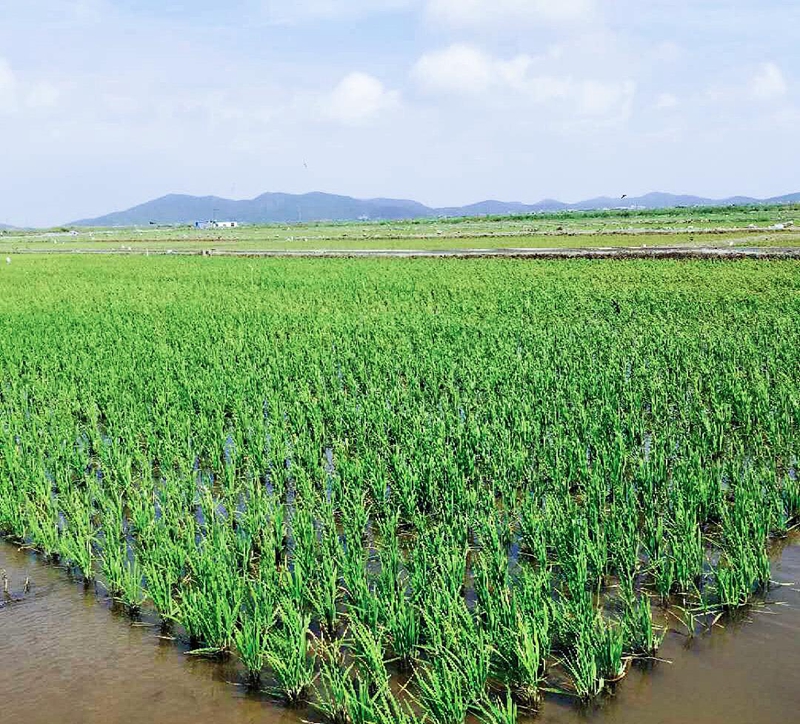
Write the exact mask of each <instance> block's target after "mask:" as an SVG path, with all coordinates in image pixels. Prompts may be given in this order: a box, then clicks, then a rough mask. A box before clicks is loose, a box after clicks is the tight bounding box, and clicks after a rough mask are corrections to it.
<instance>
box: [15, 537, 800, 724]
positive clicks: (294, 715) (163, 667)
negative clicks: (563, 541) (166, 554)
mask: <svg viewBox="0 0 800 724" xmlns="http://www.w3.org/2000/svg"><path fill="white" fill-rule="evenodd" d="M0 569H5V570H6V571H7V574H8V577H9V580H10V589H11V591H12V595H14V597H16V598H19V599H21V600H19V601H17V602H12V603H6V602H5V600H4V597H3V594H2V592H0V718H1V719H2V721H4V722H25V723H26V724H38V723H39V722H41V723H42V724H45V723H47V724H49V723H50V722H58V724H72V723H73V722H74V723H75V724H78V723H82V724H83V723H85V724H91V723H93V722H103V723H104V724H109V723H113V722H126V723H130V722H148V724H151V723H152V724H157V723H159V722H170V724H180V723H181V722H193V723H194V722H199V721H213V722H215V724H228V723H231V724H234V723H236V724H245V723H249V722H268V723H269V724H279V723H281V724H282V723H283V722H285V723H286V724H290V723H291V724H296V723H297V722H299V721H300V719H301V718H308V717H309V716H310V715H311V713H310V712H296V711H291V710H286V709H284V708H282V707H280V706H277V705H276V704H275V703H274V702H272V701H270V700H269V699H268V698H267V697H262V698H257V697H254V696H252V695H249V694H248V693H247V691H246V689H245V688H244V687H243V686H242V685H241V676H242V672H241V671H240V670H239V668H238V667H237V666H236V664H235V663H229V664H225V665H223V664H220V663H214V662H208V661H203V660H196V659H193V658H191V657H187V656H186V655H185V649H184V648H182V647H181V645H180V644H178V643H176V642H171V641H164V640H162V639H160V638H159V635H158V629H157V628H152V627H136V626H131V625H130V623H129V622H128V621H127V619H125V617H124V616H121V615H119V614H117V613H115V612H114V611H112V610H111V609H110V607H109V606H108V605H104V604H103V602H102V599H101V598H100V599H99V598H98V597H97V596H96V595H95V593H94V591H89V592H84V590H83V587H82V586H80V585H78V584H74V583H71V582H70V581H69V579H68V578H67V576H66V574H65V573H64V572H63V571H61V570H59V569H57V568H54V567H51V566H47V565H43V564H42V563H41V562H39V560H38V559H37V558H36V557H35V556H33V555H30V554H28V553H25V552H20V551H18V550H17V549H16V548H14V547H13V546H11V545H9V544H7V543H0ZM26 577H29V578H30V580H31V583H32V587H31V590H30V592H29V593H27V594H25V593H24V591H23V587H24V581H25V578H26ZM774 578H775V579H776V580H779V581H784V582H800V545H798V544H794V545H791V546H788V547H786V549H785V550H784V551H783V553H782V555H781V556H780V557H779V558H778V559H776V562H775V566H774ZM799 588H800V586H798V585H791V586H787V587H783V588H779V589H776V590H774V591H773V592H772V593H771V594H770V601H771V602H772V604H770V605H768V606H766V607H764V608H760V609H757V610H754V611H753V612H751V613H750V614H749V615H748V616H747V617H745V618H744V619H743V620H741V621H738V622H727V623H726V625H725V628H724V629H720V628H718V629H715V631H714V632H713V633H711V634H709V635H702V636H699V637H697V638H696V639H695V640H694V641H692V642H691V643H690V644H688V645H687V642H686V640H685V639H683V638H682V637H680V636H678V635H677V634H672V635H670V636H669V637H668V639H667V640H666V641H665V644H664V646H663V648H662V651H661V655H662V656H663V657H664V658H666V659H669V660H671V661H672V663H671V664H666V663H662V664H658V665H656V666H655V668H653V669H652V670H649V671H646V672H643V671H640V670H637V669H633V670H632V671H631V673H630V674H629V675H628V677H627V678H626V679H625V680H624V681H623V682H622V684H621V686H620V687H619V689H618V691H617V694H616V695H615V696H614V697H613V698H609V699H606V700H604V701H603V702H602V703H601V704H600V705H597V706H594V707H592V708H591V709H588V710H581V709H578V708H576V707H575V706H574V705H572V704H571V703H569V702H567V701H565V700H560V699H558V698H551V699H549V700H548V701H547V702H546V703H545V706H544V708H543V711H542V713H541V715H540V717H539V718H538V719H537V721H538V722H541V723H542V724H571V723H573V722H583V723H584V724H585V723H587V722H591V724H628V723H630V724H634V723H637V724H638V723H640V722H648V723H649V724H686V723H687V722H692V724H718V723H719V724H773V723H774V722H795V721H800V591H798V589H799ZM312 718H313V717H312Z"/></svg>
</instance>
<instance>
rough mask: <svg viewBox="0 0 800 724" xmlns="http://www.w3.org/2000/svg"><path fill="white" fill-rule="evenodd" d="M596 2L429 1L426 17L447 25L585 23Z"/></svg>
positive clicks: (587, 0) (527, 0)
mask: <svg viewBox="0 0 800 724" xmlns="http://www.w3.org/2000/svg"><path fill="white" fill-rule="evenodd" d="M595 8H596V2H595V0H429V1H428V5H427V14H428V16H429V18H430V19H431V20H432V21H434V22H441V23H445V24H447V25H455V26H470V25H486V24H489V25H497V24H503V25H514V24H517V23H520V22H524V23H567V22H573V21H578V20H588V19H589V18H590V17H591V16H592V15H593V13H594V10H595Z"/></svg>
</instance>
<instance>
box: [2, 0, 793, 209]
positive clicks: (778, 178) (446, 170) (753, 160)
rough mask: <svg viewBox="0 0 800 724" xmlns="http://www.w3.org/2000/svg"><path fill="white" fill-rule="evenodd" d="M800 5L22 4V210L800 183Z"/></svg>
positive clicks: (531, 195)
mask: <svg viewBox="0 0 800 724" xmlns="http://www.w3.org/2000/svg"><path fill="white" fill-rule="evenodd" d="M797 27H800V3H797V2H794V1H793V2H788V1H787V0H782V1H781V0H762V2H760V3H755V2H752V0H748V1H745V0H725V1H723V0H695V1H694V2H689V1H686V0H672V1H670V2H667V0H648V1H647V2H635V1H634V0H558V1H557V2H552V1H551V0H295V1H294V2H289V1H288V0H232V1H229V2H226V3H220V2H211V1H210V0H195V1H194V2H169V0H162V1H161V2H155V1H154V0H125V1H121V0H120V1H114V0H61V1H58V2H56V1H55V0H25V2H20V0H0V223H13V224H20V225H22V224H24V225H49V224H56V223H63V222H66V221H69V220H72V219H76V218H79V217H83V216H90V215H96V214H100V213H105V212H108V211H111V210H115V209H119V208H125V207H128V206H131V205H133V204H136V203H140V202H142V201H145V200H148V199H150V198H153V197H156V196H159V195H162V194H165V193H172V192H180V193H192V194H217V195H221V196H233V197H236V198H249V197H252V196H255V195H258V194H259V193H262V192H264V191H288V192H305V191H312V190H319V191H329V192H334V193H343V194H350V195H354V196H361V197H371V196H395V197H406V198H414V199H417V200H419V201H422V202H424V203H428V204H432V205H451V204H464V203H470V202H473V201H478V200H481V199H485V198H500V199H504V200H509V201H510V200H517V201H527V202H534V201H537V200H539V199H541V198H543V197H555V198H560V199H562V200H565V201H575V200H578V199H580V198H585V197H589V196H594V195H600V194H609V195H615V194H618V193H619V194H622V193H628V194H630V195H633V194H638V193H644V192H647V191H651V190H664V191H674V192H685V193H697V194H702V195H708V196H727V195H733V194H740V193H741V194H749V195H756V196H769V195H775V194H780V193H786V192H794V191H800V180H798V176H797V171H796V169H797V168H798V166H799V164H800V143H798V142H797V129H798V128H800V52H798V51H797V47H796V40H795V38H794V37H793V36H794V35H795V33H794V30H793V29H794V28H797Z"/></svg>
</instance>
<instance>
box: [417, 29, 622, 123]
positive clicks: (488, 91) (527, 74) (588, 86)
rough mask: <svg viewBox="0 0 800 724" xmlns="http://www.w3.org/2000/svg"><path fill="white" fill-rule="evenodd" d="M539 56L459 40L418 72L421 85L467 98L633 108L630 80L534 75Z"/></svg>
mask: <svg viewBox="0 0 800 724" xmlns="http://www.w3.org/2000/svg"><path fill="white" fill-rule="evenodd" d="M536 65H537V60H536V59H534V58H533V57H531V56H529V55H524V54H523V55H518V56H516V57H514V58H511V59H508V60H505V59H501V58H495V57H493V56H491V55H489V54H488V53H485V52H484V51H482V50H480V49H479V48H476V47H474V46H471V45H466V44H461V43H459V44H456V45H451V46H450V47H449V48H445V49H443V50H439V51H435V52H432V53H427V54H425V55H423V56H422V57H421V58H420V59H419V61H417V63H416V65H415V66H414V68H413V70H412V76H413V78H414V79H415V80H416V81H417V83H418V84H419V85H420V86H421V87H422V88H423V89H424V90H427V91H430V92H432V93H437V94H439V93H451V94H456V95H464V96H486V95H492V94H495V95H501V96H503V97H509V96H510V97H511V98H512V99H516V100H518V101H521V102H533V103H540V104H544V103H553V102H562V103H566V104H568V105H569V106H570V109H571V110H572V111H576V112H578V113H580V114H582V115H586V116H603V115H609V114H618V113H619V112H620V110H621V109H623V108H624V109H626V110H625V111H624V115H627V113H628V112H629V107H630V103H631V101H632V99H633V96H634V93H635V91H636V87H635V84H634V83H633V82H632V81H630V80H621V81H617V80H613V81H604V80H598V79H575V78H574V77H572V76H567V75H564V76H561V75H556V74H553V73H534V72H533V71H534V68H535V66H536Z"/></svg>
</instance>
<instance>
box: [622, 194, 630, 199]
mask: <svg viewBox="0 0 800 724" xmlns="http://www.w3.org/2000/svg"><path fill="white" fill-rule="evenodd" d="M620 198H621V199H627V198H628V194H622V196H620Z"/></svg>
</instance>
